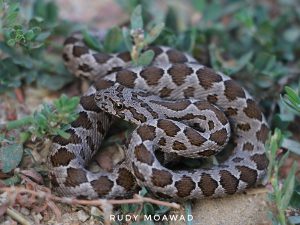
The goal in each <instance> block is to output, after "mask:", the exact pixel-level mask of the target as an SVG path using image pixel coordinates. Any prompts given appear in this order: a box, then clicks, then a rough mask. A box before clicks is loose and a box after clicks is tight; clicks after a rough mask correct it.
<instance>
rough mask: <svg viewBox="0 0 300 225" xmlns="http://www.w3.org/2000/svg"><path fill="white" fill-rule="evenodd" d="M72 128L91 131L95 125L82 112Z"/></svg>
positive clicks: (72, 124)
mask: <svg viewBox="0 0 300 225" xmlns="http://www.w3.org/2000/svg"><path fill="white" fill-rule="evenodd" d="M71 126H72V127H83V128H85V129H87V130H89V129H90V128H91V127H92V126H93V124H92V122H91V121H90V119H89V117H88V115H87V113H86V112H83V111H82V112H79V115H78V117H77V119H76V120H75V121H73V122H72V123H71Z"/></svg>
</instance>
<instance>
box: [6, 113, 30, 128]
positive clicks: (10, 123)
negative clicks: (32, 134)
mask: <svg viewBox="0 0 300 225" xmlns="http://www.w3.org/2000/svg"><path fill="white" fill-rule="evenodd" d="M32 121H33V117H32V116H25V117H23V118H21V119H18V120H13V121H8V122H7V123H5V124H0V130H12V129H16V128H19V127H22V126H26V125H29V124H31V123H32Z"/></svg>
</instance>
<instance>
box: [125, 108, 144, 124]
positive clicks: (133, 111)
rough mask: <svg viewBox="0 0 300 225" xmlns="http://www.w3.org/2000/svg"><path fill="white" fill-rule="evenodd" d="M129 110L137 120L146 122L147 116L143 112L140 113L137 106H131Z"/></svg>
mask: <svg viewBox="0 0 300 225" xmlns="http://www.w3.org/2000/svg"><path fill="white" fill-rule="evenodd" d="M129 111H130V112H131V113H132V116H133V117H134V118H135V119H136V120H138V121H141V122H146V120H147V118H146V117H145V116H144V115H143V114H141V113H138V112H137V111H136V109H135V108H130V109H129Z"/></svg>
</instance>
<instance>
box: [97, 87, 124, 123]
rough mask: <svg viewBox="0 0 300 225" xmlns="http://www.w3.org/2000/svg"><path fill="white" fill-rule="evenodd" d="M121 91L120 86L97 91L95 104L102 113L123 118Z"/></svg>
mask: <svg viewBox="0 0 300 225" xmlns="http://www.w3.org/2000/svg"><path fill="white" fill-rule="evenodd" d="M122 91H123V87H122V86H113V87H110V88H107V89H103V90H100V91H97V92H96V94H95V102H96V104H97V106H98V107H99V108H100V109H102V110H103V111H105V112H107V113H109V114H112V115H115V116H118V117H121V118H123V117H124V116H123V114H124V113H123V110H124V109H125V108H124V98H123V95H122Z"/></svg>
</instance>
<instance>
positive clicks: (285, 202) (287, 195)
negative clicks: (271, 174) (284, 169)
mask: <svg viewBox="0 0 300 225" xmlns="http://www.w3.org/2000/svg"><path fill="white" fill-rule="evenodd" d="M296 169H297V162H294V163H293V165H292V168H291V170H290V172H289V175H288V177H287V179H286V180H285V181H284V184H283V188H282V199H281V202H280V208H281V209H283V210H284V209H286V208H287V207H288V206H289V203H290V200H291V197H292V195H293V190H294V185H295V173H296Z"/></svg>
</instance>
